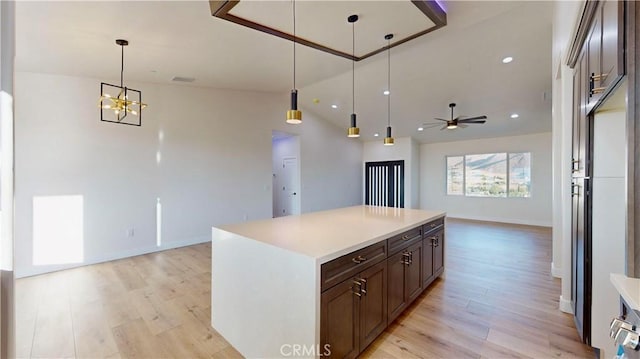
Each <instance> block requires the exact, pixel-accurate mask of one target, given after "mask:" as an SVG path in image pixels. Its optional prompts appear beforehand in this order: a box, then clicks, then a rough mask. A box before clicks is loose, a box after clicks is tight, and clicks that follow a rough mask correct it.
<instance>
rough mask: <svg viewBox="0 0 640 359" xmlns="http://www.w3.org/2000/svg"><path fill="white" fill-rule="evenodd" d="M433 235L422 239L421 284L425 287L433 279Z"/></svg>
mask: <svg viewBox="0 0 640 359" xmlns="http://www.w3.org/2000/svg"><path fill="white" fill-rule="evenodd" d="M434 241H435V236H434V235H433V234H430V235H428V236H426V237H425V238H424V239H423V240H422V283H423V284H422V285H423V286H424V287H425V288H426V287H427V286H428V285H429V284H430V283H431V282H432V281H433V245H434Z"/></svg>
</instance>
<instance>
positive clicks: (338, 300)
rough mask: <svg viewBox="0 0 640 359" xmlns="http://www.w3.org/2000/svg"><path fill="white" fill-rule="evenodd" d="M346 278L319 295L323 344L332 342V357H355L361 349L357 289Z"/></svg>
mask: <svg viewBox="0 0 640 359" xmlns="http://www.w3.org/2000/svg"><path fill="white" fill-rule="evenodd" d="M354 287H357V286H355V285H354V284H353V281H352V280H346V281H344V282H342V283H340V284H338V285H336V286H335V287H333V288H331V289H329V290H327V291H325V292H324V293H322V295H321V313H322V318H321V331H320V337H321V338H320V340H321V342H322V347H324V345H325V344H329V345H331V357H332V358H355V357H356V356H357V355H358V353H359V352H360V351H359V350H360V342H359V329H360V326H359V325H360V313H359V310H358V304H359V303H358V298H359V297H358V296H357V295H356V294H355V292H357V291H358V289H357V288H354Z"/></svg>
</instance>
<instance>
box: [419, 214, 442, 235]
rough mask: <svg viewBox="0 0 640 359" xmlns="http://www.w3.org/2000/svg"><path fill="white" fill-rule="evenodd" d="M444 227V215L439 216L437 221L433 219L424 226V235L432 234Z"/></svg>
mask: <svg viewBox="0 0 640 359" xmlns="http://www.w3.org/2000/svg"><path fill="white" fill-rule="evenodd" d="M443 227H444V217H442V218H438V219H436V220H435V221H431V222H429V223H427V224H425V225H424V226H423V233H424V235H425V236H426V235H428V234H431V233H433V232H436V231H439V230H440V229H442V228H443Z"/></svg>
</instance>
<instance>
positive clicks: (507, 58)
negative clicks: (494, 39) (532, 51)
mask: <svg viewBox="0 0 640 359" xmlns="http://www.w3.org/2000/svg"><path fill="white" fill-rule="evenodd" d="M511 61H513V57H511V56H507V57H505V58H504V59H502V63H503V64H508V63H510V62H511Z"/></svg>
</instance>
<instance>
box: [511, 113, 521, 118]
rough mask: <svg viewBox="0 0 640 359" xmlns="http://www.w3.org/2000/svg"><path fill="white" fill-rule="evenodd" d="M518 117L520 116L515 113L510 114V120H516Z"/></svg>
mask: <svg viewBox="0 0 640 359" xmlns="http://www.w3.org/2000/svg"><path fill="white" fill-rule="evenodd" d="M518 117H520V115H518V114H517V113H512V114H511V118H518Z"/></svg>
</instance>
